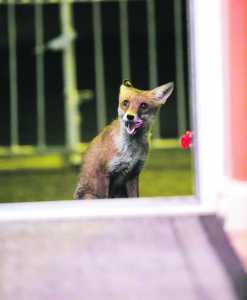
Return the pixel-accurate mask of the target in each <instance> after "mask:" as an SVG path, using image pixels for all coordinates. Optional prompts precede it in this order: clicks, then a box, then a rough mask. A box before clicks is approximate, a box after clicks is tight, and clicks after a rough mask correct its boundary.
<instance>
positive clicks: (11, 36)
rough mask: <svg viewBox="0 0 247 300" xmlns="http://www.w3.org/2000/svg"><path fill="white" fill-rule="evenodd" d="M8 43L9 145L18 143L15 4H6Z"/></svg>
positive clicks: (12, 145)
mask: <svg viewBox="0 0 247 300" xmlns="http://www.w3.org/2000/svg"><path fill="white" fill-rule="evenodd" d="M8 44H9V83H10V142H11V147H14V146H17V145H18V144H19V132H18V127H19V126H18V95H17V49H16V16H15V4H14V3H12V2H9V4H8Z"/></svg>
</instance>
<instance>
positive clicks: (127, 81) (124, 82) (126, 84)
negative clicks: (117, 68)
mask: <svg viewBox="0 0 247 300" xmlns="http://www.w3.org/2000/svg"><path fill="white" fill-rule="evenodd" d="M122 85H124V86H126V87H133V85H132V83H131V82H130V80H128V79H124V80H123V81H122Z"/></svg>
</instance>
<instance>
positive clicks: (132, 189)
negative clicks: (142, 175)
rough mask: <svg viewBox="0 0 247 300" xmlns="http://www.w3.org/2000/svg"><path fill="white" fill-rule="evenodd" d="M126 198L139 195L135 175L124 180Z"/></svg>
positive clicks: (137, 179) (137, 180)
mask: <svg viewBox="0 0 247 300" xmlns="http://www.w3.org/2000/svg"><path fill="white" fill-rule="evenodd" d="M126 189H127V195H128V198H137V197H139V177H138V176H136V177H134V178H132V179H130V180H128V181H127V182H126Z"/></svg>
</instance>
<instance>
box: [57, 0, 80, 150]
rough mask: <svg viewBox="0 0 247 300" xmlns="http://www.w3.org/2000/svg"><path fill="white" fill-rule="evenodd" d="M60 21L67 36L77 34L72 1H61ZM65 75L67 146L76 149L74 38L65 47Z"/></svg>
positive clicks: (77, 139) (78, 123) (77, 116)
mask: <svg viewBox="0 0 247 300" xmlns="http://www.w3.org/2000/svg"><path fill="white" fill-rule="evenodd" d="M60 22H61V30H62V34H63V35H64V36H65V37H72V36H73V35H75V32H74V26H73V10H72V3H70V2H68V1H64V2H61V3H60ZM63 77H64V94H65V123H66V146H67V148H68V149H69V150H73V149H75V147H76V145H78V143H79V142H80V115H79V110H78V105H79V101H78V92H77V84H76V73H75V49H74V42H73V39H71V41H69V42H68V44H67V45H66V46H65V48H64V49H63Z"/></svg>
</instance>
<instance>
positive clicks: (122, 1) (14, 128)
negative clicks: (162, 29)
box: [0, 0, 187, 154]
mask: <svg viewBox="0 0 247 300" xmlns="http://www.w3.org/2000/svg"><path fill="white" fill-rule="evenodd" d="M140 1H142V2H145V5H146V14H147V23H148V26H147V33H146V34H147V49H148V75H149V87H150V88H152V87H155V86H157V85H158V84H159V82H158V66H157V50H156V30H157V25H156V24H155V10H156V7H155V6H156V1H155V0H140ZM81 2H90V3H91V5H92V27H93V41H94V65H95V68H94V73H95V99H96V102H95V104H93V105H95V106H96V120H97V130H100V129H101V128H102V127H104V126H105V124H106V123H107V112H106V105H107V104H106V95H105V71H104V54H103V32H102V9H101V5H102V2H106V1H81ZM108 2H118V8H119V38H120V57H121V77H122V78H129V79H131V63H130V45H129V31H130V28H129V22H128V5H129V4H130V2H132V1H127V0H118V1H108ZM173 2H174V7H173V8H174V11H173V13H174V20H175V26H174V28H175V33H174V36H175V45H176V47H175V49H176V55H175V57H176V78H175V81H176V99H177V128H178V135H180V134H181V133H182V132H183V131H184V130H185V129H186V126H187V124H186V118H187V116H186V101H185V78H184V76H185V75H184V55H183V47H184V46H183V33H182V30H183V24H182V0H174V1H173ZM48 3H57V4H58V5H59V19H60V30H61V34H60V35H59V36H58V37H56V38H55V39H53V40H51V41H49V42H48V43H46V45H45V40H44V29H45V28H44V4H48ZM0 4H1V5H0V9H1V7H3V5H5V6H7V27H8V29H7V30H8V31H7V32H8V51H9V101H10V112H9V113H10V126H9V127H10V130H9V131H10V132H9V135H10V143H9V146H1V151H0V154H6V153H7V154H19V153H24V152H25V151H27V152H29V151H30V153H35V152H38V153H45V152H46V151H49V150H51V149H52V147H51V146H49V145H47V142H46V114H45V93H44V91H45V87H44V85H45V81H44V79H45V76H46V73H45V70H44V52H45V47H50V49H52V50H54V51H61V53H62V65H63V66H62V70H63V86H64V114H65V115H64V122H65V143H64V145H62V146H60V147H56V149H60V150H61V151H64V150H66V151H69V152H71V151H72V152H73V151H77V150H78V149H79V148H80V145H81V142H82V141H81V134H80V130H81V129H80V122H81V118H80V111H79V107H80V101H81V98H83V97H85V94H86V97H88V98H90V95H91V94H90V92H91V91H84V92H81V91H78V89H77V76H76V54H75V41H76V39H75V36H76V29H75V26H74V18H73V5H74V2H73V1H69V0H68V1H65V0H63V1H62V0H61V1H58V0H50V1H44V0H36V1H34V0H33V1H32V0H22V1H20V0H19V1H17V0H8V1H6V0H5V1H3V0H2V1H1V0H0ZM19 5H32V6H33V9H34V24H33V25H34V28H35V49H36V50H35V51H36V52H35V70H36V104H35V105H36V113H37V121H36V124H34V125H33V126H35V128H36V135H37V143H36V144H35V145H28V147H27V146H24V145H20V139H19V133H20V128H19V114H18V106H19V105H20V102H19V100H18V87H17V82H18V80H17V79H18V61H17V51H18V49H17V44H16V40H17V31H16V11H17V10H18V7H19ZM44 45H45V46H44ZM154 138H155V139H156V140H160V138H161V136H160V123H159V121H158V122H157V123H156V127H155V130H154ZM162 138H164V137H162ZM78 147H79V148H78ZM60 150H59V151H60Z"/></svg>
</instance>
